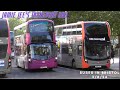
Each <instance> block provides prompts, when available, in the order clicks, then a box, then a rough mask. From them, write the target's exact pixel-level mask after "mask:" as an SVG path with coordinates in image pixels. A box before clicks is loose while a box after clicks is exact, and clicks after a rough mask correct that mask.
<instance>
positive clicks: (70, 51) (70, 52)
mask: <svg viewBox="0 0 120 90" xmlns="http://www.w3.org/2000/svg"><path fill="white" fill-rule="evenodd" d="M68 53H69V55H70V56H71V55H72V47H69V49H68Z"/></svg>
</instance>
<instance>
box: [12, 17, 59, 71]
mask: <svg viewBox="0 0 120 90" xmlns="http://www.w3.org/2000/svg"><path fill="white" fill-rule="evenodd" d="M14 35H15V37H14V38H15V39H14V42H15V43H14V46H15V53H14V59H15V61H16V65H17V67H21V68H24V69H25V70H31V69H43V68H46V69H53V68H56V67H57V60H56V59H57V48H56V40H55V31H54V22H53V21H52V20H48V19H34V20H29V21H27V22H25V23H23V24H21V25H19V26H16V27H15V28H14Z"/></svg>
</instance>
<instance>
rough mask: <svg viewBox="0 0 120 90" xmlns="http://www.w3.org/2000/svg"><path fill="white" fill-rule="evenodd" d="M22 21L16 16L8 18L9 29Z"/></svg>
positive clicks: (12, 28)
mask: <svg viewBox="0 0 120 90" xmlns="http://www.w3.org/2000/svg"><path fill="white" fill-rule="evenodd" d="M23 22H24V21H22V20H21V19H18V18H10V19H9V25H10V30H11V31H13V30H14V27H16V26H17V25H20V24H22V23H23Z"/></svg>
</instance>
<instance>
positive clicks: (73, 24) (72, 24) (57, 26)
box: [54, 21, 107, 28]
mask: <svg viewBox="0 0 120 90" xmlns="http://www.w3.org/2000/svg"><path fill="white" fill-rule="evenodd" d="M106 22H107V21H78V22H76V23H70V24H62V25H56V26H54V28H60V27H69V26H75V25H80V24H82V23H106Z"/></svg>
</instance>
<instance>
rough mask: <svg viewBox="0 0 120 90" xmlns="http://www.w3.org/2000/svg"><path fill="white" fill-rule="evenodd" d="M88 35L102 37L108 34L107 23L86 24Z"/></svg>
mask: <svg viewBox="0 0 120 90" xmlns="http://www.w3.org/2000/svg"><path fill="white" fill-rule="evenodd" d="M85 34H86V35H102V34H108V29H107V25H106V24H105V23H85Z"/></svg>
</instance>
